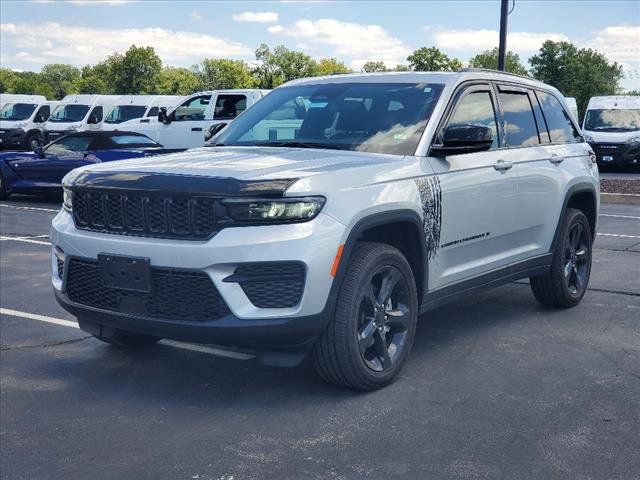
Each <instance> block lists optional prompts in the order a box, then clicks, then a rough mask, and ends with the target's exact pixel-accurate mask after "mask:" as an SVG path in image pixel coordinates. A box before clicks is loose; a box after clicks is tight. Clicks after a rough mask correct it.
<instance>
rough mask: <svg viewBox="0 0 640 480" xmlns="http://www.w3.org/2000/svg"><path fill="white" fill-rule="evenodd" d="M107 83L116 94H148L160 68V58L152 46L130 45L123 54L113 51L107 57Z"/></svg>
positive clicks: (152, 89) (152, 87) (151, 91)
mask: <svg viewBox="0 0 640 480" xmlns="http://www.w3.org/2000/svg"><path fill="white" fill-rule="evenodd" d="M106 63H107V65H108V67H109V73H110V77H109V81H108V82H109V84H110V86H111V87H112V90H113V91H114V93H116V94H129V95H134V94H150V93H153V92H154V90H155V84H156V79H157V77H158V75H159V74H160V71H161V70H162V60H160V57H159V56H158V55H156V52H155V50H154V49H153V47H136V46H135V45H131V47H129V50H127V51H126V52H125V54H124V55H121V54H119V53H115V54H113V55H111V56H110V57H109V58H107V60H106Z"/></svg>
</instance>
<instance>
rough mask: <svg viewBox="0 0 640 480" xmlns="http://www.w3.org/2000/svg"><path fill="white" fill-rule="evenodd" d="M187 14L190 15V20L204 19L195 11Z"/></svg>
mask: <svg viewBox="0 0 640 480" xmlns="http://www.w3.org/2000/svg"><path fill="white" fill-rule="evenodd" d="M189 16H190V17H191V20H193V21H194V22H201V21H202V20H204V17H203V16H202V15H200V13H198V12H195V11H194V12H191V13H190V14H189Z"/></svg>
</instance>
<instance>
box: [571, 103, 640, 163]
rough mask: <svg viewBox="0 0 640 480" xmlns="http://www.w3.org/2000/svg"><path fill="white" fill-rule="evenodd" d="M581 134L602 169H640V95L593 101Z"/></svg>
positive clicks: (585, 117)
mask: <svg viewBox="0 0 640 480" xmlns="http://www.w3.org/2000/svg"><path fill="white" fill-rule="evenodd" d="M582 131H583V132H584V138H585V140H586V141H587V142H589V144H590V145H591V146H592V147H593V149H594V150H595V153H596V158H597V161H598V165H600V166H601V167H632V168H636V169H637V168H640V96H634V95H618V96H609V97H593V98H591V99H590V100H589V104H588V106H587V111H586V113H585V115H584V121H583V124H582Z"/></svg>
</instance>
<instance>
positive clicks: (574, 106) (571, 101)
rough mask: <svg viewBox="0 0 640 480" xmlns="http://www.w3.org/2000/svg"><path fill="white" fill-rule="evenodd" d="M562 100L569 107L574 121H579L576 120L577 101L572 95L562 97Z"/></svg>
mask: <svg viewBox="0 0 640 480" xmlns="http://www.w3.org/2000/svg"><path fill="white" fill-rule="evenodd" d="M564 101H565V103H566V104H567V107H568V108H569V113H571V115H573V119H574V120H575V121H576V123H580V121H579V120H578V103H577V102H576V99H575V98H574V97H564Z"/></svg>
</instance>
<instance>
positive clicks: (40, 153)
mask: <svg viewBox="0 0 640 480" xmlns="http://www.w3.org/2000/svg"><path fill="white" fill-rule="evenodd" d="M33 153H35V154H36V155H38V157H40V158H44V150H43V149H42V146H41V145H34V146H33Z"/></svg>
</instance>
